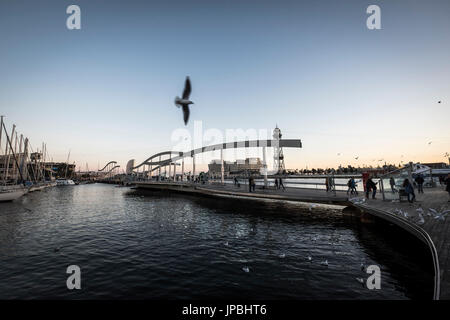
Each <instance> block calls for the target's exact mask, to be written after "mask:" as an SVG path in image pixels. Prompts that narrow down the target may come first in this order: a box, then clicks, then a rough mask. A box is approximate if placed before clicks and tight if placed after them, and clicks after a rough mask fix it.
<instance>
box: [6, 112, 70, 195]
mask: <svg viewBox="0 0 450 320" xmlns="http://www.w3.org/2000/svg"><path fill="white" fill-rule="evenodd" d="M0 149H1V150H2V153H1V154H0V202H5V201H14V200H16V199H19V198H20V197H22V196H24V195H26V194H27V193H29V192H35V191H41V190H43V189H46V188H51V187H55V186H69V185H74V184H75V183H74V181H73V180H72V179H71V178H70V175H69V173H71V172H69V167H70V166H69V157H68V158H67V162H66V163H65V164H63V166H64V167H65V171H64V173H65V174H64V176H63V177H57V171H56V172H55V170H54V165H55V164H54V163H52V162H47V160H48V159H49V154H48V151H47V145H46V144H45V143H42V147H41V148H40V149H33V147H32V145H31V142H30V140H29V139H28V138H27V137H24V136H23V135H22V134H19V133H18V132H17V130H16V125H13V126H12V129H11V132H10V133H9V132H8V130H7V127H6V124H5V120H4V116H1V119H0ZM73 168H74V165H72V169H73Z"/></svg>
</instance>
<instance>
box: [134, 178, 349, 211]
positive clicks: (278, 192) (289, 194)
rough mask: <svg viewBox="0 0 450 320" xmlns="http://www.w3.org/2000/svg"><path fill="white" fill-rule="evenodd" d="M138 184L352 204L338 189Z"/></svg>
mask: <svg viewBox="0 0 450 320" xmlns="http://www.w3.org/2000/svg"><path fill="white" fill-rule="evenodd" d="M136 186H137V187H138V188H143V189H157V190H170V191H179V192H183V193H193V194H203V195H210V196H218V197H245V198H252V199H266V200H284V201H297V202H311V203H320V204H334V205H342V206H347V205H350V204H351V203H350V202H349V201H348V196H347V194H346V192H344V191H336V193H334V192H326V191H325V190H318V189H300V188H286V190H283V189H275V188H273V187H270V188H268V189H263V188H262V187H261V186H257V187H256V190H255V191H253V192H249V190H248V185H243V184H241V186H240V187H237V186H235V185H233V184H225V185H222V184H220V183H208V184H201V183H195V184H192V183H189V182H136Z"/></svg>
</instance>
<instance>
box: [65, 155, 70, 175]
mask: <svg viewBox="0 0 450 320" xmlns="http://www.w3.org/2000/svg"><path fill="white" fill-rule="evenodd" d="M69 158H70V150H69V154H68V155H67V161H66V172H65V174H64V179H67V169H69Z"/></svg>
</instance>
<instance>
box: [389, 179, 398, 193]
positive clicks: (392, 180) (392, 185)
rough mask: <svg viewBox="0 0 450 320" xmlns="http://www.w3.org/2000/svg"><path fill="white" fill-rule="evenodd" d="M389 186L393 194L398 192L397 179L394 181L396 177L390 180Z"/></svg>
mask: <svg viewBox="0 0 450 320" xmlns="http://www.w3.org/2000/svg"><path fill="white" fill-rule="evenodd" d="M389 184H390V185H391V190H392V193H395V192H396V191H397V190H395V179H394V177H391V178H390V179H389Z"/></svg>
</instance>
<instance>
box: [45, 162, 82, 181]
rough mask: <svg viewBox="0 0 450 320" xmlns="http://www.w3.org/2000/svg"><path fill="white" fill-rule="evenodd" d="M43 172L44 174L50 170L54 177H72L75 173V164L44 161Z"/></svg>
mask: <svg viewBox="0 0 450 320" xmlns="http://www.w3.org/2000/svg"><path fill="white" fill-rule="evenodd" d="M45 172H46V176H47V175H48V174H49V173H50V172H51V174H52V176H53V177H54V178H56V179H58V178H66V177H67V178H72V177H73V175H74V173H75V164H70V163H69V164H67V163H65V162H46V163H45ZM66 172H67V173H66ZM47 178H48V177H47Z"/></svg>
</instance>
